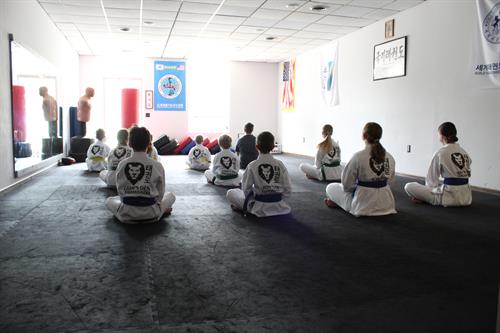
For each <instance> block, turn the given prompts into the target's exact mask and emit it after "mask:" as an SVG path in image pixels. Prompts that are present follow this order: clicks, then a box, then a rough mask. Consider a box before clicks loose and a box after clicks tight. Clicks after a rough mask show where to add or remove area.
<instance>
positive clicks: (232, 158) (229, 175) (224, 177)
mask: <svg viewBox="0 0 500 333" xmlns="http://www.w3.org/2000/svg"><path fill="white" fill-rule="evenodd" d="M231 142H232V139H231V137H230V136H229V135H227V134H223V135H221V136H220V137H219V146H220V148H221V149H222V150H221V151H220V152H218V153H217V154H216V155H215V157H214V164H213V165H212V170H207V171H205V177H207V181H208V182H209V183H214V184H215V185H219V186H234V187H236V186H239V185H240V182H241V176H240V174H239V173H238V171H239V170H240V161H239V160H238V156H236V154H235V153H233V152H232V151H231V150H230V149H229V148H231Z"/></svg>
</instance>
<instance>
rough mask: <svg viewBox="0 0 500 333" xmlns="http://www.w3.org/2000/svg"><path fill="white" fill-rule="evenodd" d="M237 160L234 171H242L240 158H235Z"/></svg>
mask: <svg viewBox="0 0 500 333" xmlns="http://www.w3.org/2000/svg"><path fill="white" fill-rule="evenodd" d="M235 158H236V165H235V166H234V169H235V170H236V172H238V171H240V159H239V157H238V156H235Z"/></svg>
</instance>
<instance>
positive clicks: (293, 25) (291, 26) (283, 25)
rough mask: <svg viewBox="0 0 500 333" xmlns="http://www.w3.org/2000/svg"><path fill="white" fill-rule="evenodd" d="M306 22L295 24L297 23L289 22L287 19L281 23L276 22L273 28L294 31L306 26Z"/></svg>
mask: <svg viewBox="0 0 500 333" xmlns="http://www.w3.org/2000/svg"><path fill="white" fill-rule="evenodd" d="M308 25H309V23H308V22H297V21H291V20H288V19H285V20H283V21H280V22H278V23H277V24H276V25H275V26H274V27H275V28H282V29H294V30H300V29H303V28H305V27H306V26H308Z"/></svg>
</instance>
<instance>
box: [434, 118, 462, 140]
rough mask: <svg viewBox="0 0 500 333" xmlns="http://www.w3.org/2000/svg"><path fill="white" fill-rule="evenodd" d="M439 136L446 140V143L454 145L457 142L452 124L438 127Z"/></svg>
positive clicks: (446, 123) (455, 129) (447, 123)
mask: <svg viewBox="0 0 500 333" xmlns="http://www.w3.org/2000/svg"><path fill="white" fill-rule="evenodd" d="M438 131H439V134H441V135H442V136H444V137H445V138H446V142H447V143H454V142H457V141H458V138H457V128H456V127H455V125H454V124H453V123H452V122H449V121H447V122H445V123H442V124H441V125H439V128H438Z"/></svg>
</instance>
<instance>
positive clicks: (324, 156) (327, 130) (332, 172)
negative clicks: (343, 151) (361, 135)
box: [300, 124, 342, 181]
mask: <svg viewBox="0 0 500 333" xmlns="http://www.w3.org/2000/svg"><path fill="white" fill-rule="evenodd" d="M332 133H333V127H332V125H328V124H327V125H325V126H323V132H322V134H323V138H324V140H323V141H322V142H321V143H320V144H319V145H318V152H317V153H316V159H315V161H314V165H311V164H308V163H301V164H300V170H302V172H304V173H305V174H306V176H307V178H310V179H317V180H323V181H333V180H337V181H338V180H340V175H341V174H342V167H341V166H340V147H339V144H338V143H337V142H336V141H335V140H333V139H332Z"/></svg>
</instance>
